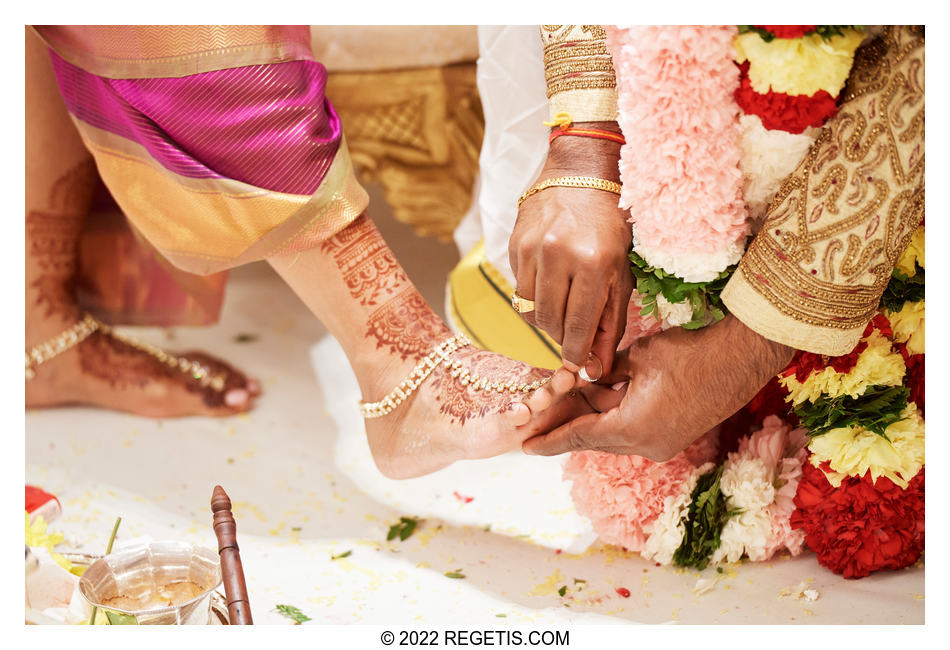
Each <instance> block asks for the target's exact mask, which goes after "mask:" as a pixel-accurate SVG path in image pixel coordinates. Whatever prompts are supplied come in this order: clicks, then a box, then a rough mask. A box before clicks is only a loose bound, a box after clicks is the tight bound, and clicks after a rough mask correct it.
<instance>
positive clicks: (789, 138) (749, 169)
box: [739, 115, 818, 231]
mask: <svg viewBox="0 0 950 650" xmlns="http://www.w3.org/2000/svg"><path fill="white" fill-rule="evenodd" d="M739 126H740V128H741V129H742V134H741V136H740V137H739V146H740V148H741V150H742V158H741V159H740V160H739V167H740V168H741V169H742V173H743V174H745V182H744V186H743V191H742V194H743V198H745V203H746V208H747V209H748V211H749V218H750V220H751V221H752V224H753V230H756V231H757V230H758V225H759V224H761V223H762V219H763V218H764V217H765V210H766V208H768V205H769V201H771V200H772V197H773V196H774V195H775V193H776V192H777V191H778V189H779V186H780V185H781V184H782V182H783V181H784V180H785V179H786V178H787V177H788V175H789V174H791V173H792V172H793V171H795V168H796V167H797V166H798V163H799V162H801V160H802V158H804V157H805V154H806V153H807V152H808V148H809V147H810V146H811V145H812V143H813V142H814V141H815V138H816V137H817V135H818V129H817V128H814V127H809V128H807V129H805V131H804V132H803V133H788V132H787V131H782V130H775V131H770V130H769V129H766V128H765V127H764V126H762V120H760V119H759V117H758V116H757V115H743V116H742V117H740V118H739Z"/></svg>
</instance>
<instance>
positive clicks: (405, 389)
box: [360, 334, 550, 419]
mask: <svg viewBox="0 0 950 650" xmlns="http://www.w3.org/2000/svg"><path fill="white" fill-rule="evenodd" d="M471 344H472V342H471V340H469V338H468V337H467V336H465V335H464V334H456V335H455V336H453V337H452V338H449V339H446V340H445V341H443V342H442V343H440V344H439V345H438V346H437V347H436V348H435V349H434V350H432V352H430V353H429V354H428V355H427V356H426V357H425V358H423V359H422V361H420V362H419V363H417V364H416V367H415V368H413V369H412V372H410V373H409V376H408V377H406V378H405V379H403V380H402V381H401V382H399V385H398V386H396V388H395V389H393V391H392V392H391V393H389V395H387V396H386V397H384V398H383V399H382V400H380V401H378V402H360V414H361V415H362V416H363V417H364V418H366V419H371V418H380V417H383V416H384V415H388V414H389V413H391V412H392V411H393V410H394V409H395V408H396V407H397V406H399V405H400V404H402V403H403V402H404V401H406V400H407V399H408V398H409V396H410V395H412V393H413V392H415V390H416V389H417V388H418V387H419V385H420V384H421V383H422V382H423V381H425V379H426V378H427V377H428V376H429V375H431V374H432V371H433V370H435V369H436V367H438V365H439V364H440V363H441V364H442V365H444V366H445V367H446V368H447V369H449V371H450V372H449V375H450V376H452V377H453V378H455V379H458V381H459V382H460V383H461V384H462V385H463V386H471V388H472V390H476V391H477V390H485V391H488V392H492V391H494V392H496V393H505V392H508V393H512V394H516V393H530V392H532V391H535V390H537V389H539V388H541V387H542V386H544V385H545V384H546V383H548V380H549V379H550V378H549V377H545V378H544V379H538V380H535V381H533V382H531V383H530V384H528V383H524V382H522V383H520V384H517V383H515V382H513V381H511V380H509V381H507V382H501V381H498V380H491V381H489V380H488V379H485V378H484V377H479V376H477V375H473V374H471V373H470V372H469V371H468V369H467V368H465V367H463V365H464V364H463V363H462V362H461V361H459V360H458V359H456V360H455V361H452V360H451V359H450V358H449V355H451V354H452V353H453V352H455V351H456V350H458V349H460V348H464V347H466V346H469V345H471Z"/></svg>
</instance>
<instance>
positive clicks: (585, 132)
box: [548, 126, 627, 144]
mask: <svg viewBox="0 0 950 650" xmlns="http://www.w3.org/2000/svg"><path fill="white" fill-rule="evenodd" d="M562 135H577V136H580V137H582V138H598V139H600V140H610V141H611V142H619V143H620V144H626V143H627V141H626V140H624V137H623V136H622V135H621V134H619V133H614V132H613V131H601V130H600V129H575V128H572V127H563V126H562V127H561V128H559V129H554V130H553V131H551V135H550V136H549V137H548V144H551V143H552V142H554V139H555V138H559V137H561V136H562Z"/></svg>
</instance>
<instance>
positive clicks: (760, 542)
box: [710, 510, 772, 564]
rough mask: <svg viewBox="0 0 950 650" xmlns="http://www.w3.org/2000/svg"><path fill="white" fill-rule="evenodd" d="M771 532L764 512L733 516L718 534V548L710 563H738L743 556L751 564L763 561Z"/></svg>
mask: <svg viewBox="0 0 950 650" xmlns="http://www.w3.org/2000/svg"><path fill="white" fill-rule="evenodd" d="M771 530H772V521H771V519H770V518H769V515H768V513H767V512H765V511H764V510H747V511H743V512H742V513H740V514H738V515H733V516H732V517H730V518H729V521H727V522H726V525H725V526H723V528H722V532H721V533H720V534H719V540H720V544H719V548H717V549H716V550H715V551H714V552H713V554H712V557H711V558H710V562H711V563H712V564H718V563H720V562H723V561H726V562H738V561H739V560H740V559H741V558H742V556H743V555H748V556H749V559H750V560H752V561H753V562H759V561H761V560H764V559H765V556H766V553H765V547H766V545H767V544H768V541H769V533H770V532H771Z"/></svg>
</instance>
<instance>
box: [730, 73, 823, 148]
mask: <svg viewBox="0 0 950 650" xmlns="http://www.w3.org/2000/svg"><path fill="white" fill-rule="evenodd" d="M739 67H740V70H741V77H740V83H739V87H738V88H736V92H735V98H736V103H738V104H739V106H740V107H741V108H742V110H743V111H745V112H746V113H747V114H749V115H758V116H759V119H760V120H762V125H763V126H764V127H765V128H767V129H770V130H773V131H787V132H789V133H801V132H802V131H804V130H805V129H807V128H808V127H810V126H822V125H823V124H824V123H825V121H826V120H827V119H828V118H830V117H831V116H832V115H834V114H835V113H836V112H837V111H838V105H837V103H836V100H835V98H834V97H832V96H831V95H830V94H829V93H828V92H827V91H824V90H819V91H818V92H816V93H815V94H814V95H788V94H786V93H778V92H775V91H773V90H772V89H771V88H770V89H769V92H767V93H765V94H761V93H757V92H756V91H755V90H754V89H753V88H752V82H751V81H750V80H749V74H748V70H749V64H748V62H746V63H743V64H742V65H741V66H739Z"/></svg>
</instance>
